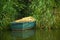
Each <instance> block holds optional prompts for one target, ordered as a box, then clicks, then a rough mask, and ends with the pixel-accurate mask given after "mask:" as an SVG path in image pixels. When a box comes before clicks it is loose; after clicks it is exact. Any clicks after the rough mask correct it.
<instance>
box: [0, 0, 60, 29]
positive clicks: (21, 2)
mask: <svg viewBox="0 0 60 40" xmlns="http://www.w3.org/2000/svg"><path fill="white" fill-rule="evenodd" d="M59 2H60V1H57V0H0V30H3V29H7V28H8V25H9V24H10V22H12V21H14V20H16V19H20V18H22V17H25V16H30V15H31V16H33V17H35V18H36V21H37V23H38V25H39V26H40V27H42V28H44V27H45V28H51V27H53V26H56V27H57V26H60V21H59V20H60V19H59V18H60V14H59V13H58V14H55V9H57V7H59V8H60V6H59V5H60V3H59ZM59 8H58V9H59ZM59 11H60V10H59Z"/></svg>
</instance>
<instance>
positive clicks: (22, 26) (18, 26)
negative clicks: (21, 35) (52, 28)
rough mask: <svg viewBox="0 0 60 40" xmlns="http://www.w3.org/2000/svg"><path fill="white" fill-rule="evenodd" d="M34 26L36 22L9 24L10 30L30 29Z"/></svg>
mask: <svg viewBox="0 0 60 40" xmlns="http://www.w3.org/2000/svg"><path fill="white" fill-rule="evenodd" d="M35 26H36V21H31V22H11V25H10V28H11V29H12V30H25V29H31V28H33V27H35Z"/></svg>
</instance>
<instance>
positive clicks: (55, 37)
mask: <svg viewBox="0 0 60 40" xmlns="http://www.w3.org/2000/svg"><path fill="white" fill-rule="evenodd" d="M0 40H60V30H49V31H48V30H25V31H4V32H0Z"/></svg>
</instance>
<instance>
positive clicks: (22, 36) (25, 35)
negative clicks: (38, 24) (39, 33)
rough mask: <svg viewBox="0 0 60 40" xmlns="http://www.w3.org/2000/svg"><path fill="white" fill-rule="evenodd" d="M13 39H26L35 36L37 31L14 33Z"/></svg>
mask: <svg viewBox="0 0 60 40" xmlns="http://www.w3.org/2000/svg"><path fill="white" fill-rule="evenodd" d="M11 34H12V37H13V38H14V39H15V38H17V39H26V38H29V37H31V36H33V35H34V34H35V30H24V31H12V32H11Z"/></svg>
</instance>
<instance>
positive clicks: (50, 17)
mask: <svg viewBox="0 0 60 40" xmlns="http://www.w3.org/2000/svg"><path fill="white" fill-rule="evenodd" d="M54 3H55V1H54V0H33V1H32V4H31V6H30V8H31V9H32V10H33V12H32V14H33V16H34V17H35V18H36V19H37V22H38V23H40V24H39V25H40V26H44V27H50V26H52V25H53V23H54V21H55V18H54V14H53V7H54V5H55V4H54Z"/></svg>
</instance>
